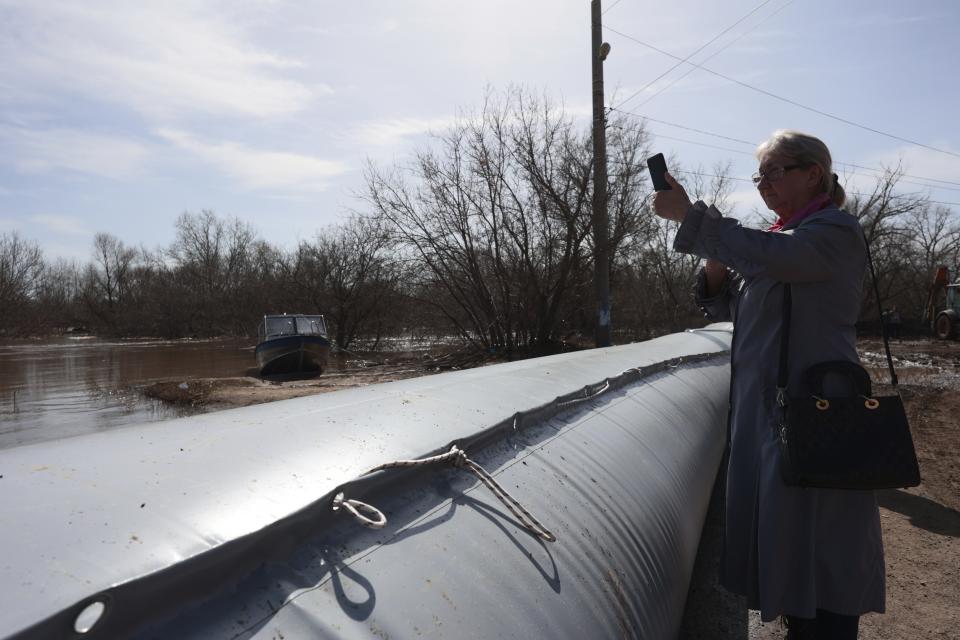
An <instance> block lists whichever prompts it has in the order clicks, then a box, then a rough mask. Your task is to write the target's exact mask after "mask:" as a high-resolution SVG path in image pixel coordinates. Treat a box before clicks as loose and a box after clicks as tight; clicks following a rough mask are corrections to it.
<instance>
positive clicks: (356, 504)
mask: <svg viewBox="0 0 960 640" xmlns="http://www.w3.org/2000/svg"><path fill="white" fill-rule="evenodd" d="M341 507H343V508H344V509H346V510H347V511H349V512H350V514H351V515H353V517H354V518H356V519H357V521H358V522H359V523H360V524H362V525H363V526H365V527H369V528H371V529H383V527H384V526H386V524H387V516H385V515H383V512H382V511H380V509H377V508H376V507H375V506H373V505H371V504H367V503H366V502H361V501H359V500H354V499H352V498H351V499H349V500H348V499H346V498H345V497H344V495H343V492H342V491H341V492H340V493H338V494H337V495H336V496H334V498H333V510H334V511H339V510H340V508H341ZM361 511H365V512H367V513H369V514H370V515H371V516H373V517H372V518H370V517H367V516H365V515H364V514H363V513H361Z"/></svg>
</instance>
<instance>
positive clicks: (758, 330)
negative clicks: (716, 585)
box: [674, 202, 886, 621]
mask: <svg viewBox="0 0 960 640" xmlns="http://www.w3.org/2000/svg"><path fill="white" fill-rule="evenodd" d="M674 248H675V249H676V250H677V251H680V252H683V253H691V254H695V255H698V256H700V257H703V258H715V259H717V260H719V261H720V262H722V263H724V264H726V265H727V266H728V267H730V268H731V270H733V271H734V272H736V273H737V274H738V275H737V276H736V277H730V278H728V279H727V280H726V282H725V284H724V287H723V289H722V290H721V291H720V293H719V294H717V295H715V296H714V297H712V298H707V297H706V296H705V295H704V294H705V291H704V287H703V285H704V278H703V273H702V272H701V276H700V282H699V292H698V293H699V295H698V302H699V304H700V305H701V308H702V309H703V310H704V311H705V312H706V313H707V315H708V316H711V317H713V318H714V319H716V320H733V321H734V334H733V346H732V348H731V349H732V351H731V368H732V378H731V389H730V404H731V409H730V438H731V441H730V456H729V466H728V473H727V509H726V536H725V544H724V553H723V559H722V565H721V582H722V583H723V585H724V586H725V587H726V588H727V589H729V590H731V591H733V592H735V593H740V594H743V595H746V596H747V600H748V606H749V607H750V608H752V609H759V610H760V612H761V617H762V619H763V620H764V621H769V620H772V619H774V618H775V617H776V616H778V615H781V614H787V615H794V616H800V617H808V618H812V617H814V616H815V615H816V609H826V610H828V611H832V612H834V613H840V614H846V615H859V614H862V613H866V612H868V611H876V612H881V613H882V612H883V611H884V590H885V575H886V574H885V570H884V560H883V540H882V539H881V534H880V516H879V511H878V509H877V501H876V497H875V495H874V493H873V492H872V491H839V490H826V489H803V488H796V487H788V486H786V485H785V484H784V483H783V481H782V480H781V477H780V468H779V466H780V451H779V449H778V445H777V436H776V431H775V425H776V415H777V414H776V391H775V389H776V380H777V364H778V358H779V347H780V344H779V338H780V326H781V324H782V318H783V316H782V314H783V309H782V306H781V305H782V300H783V290H784V287H783V283H784V282H789V283H791V287H792V295H793V312H792V316H791V329H790V349H789V354H788V362H789V367H788V368H789V384H788V389H789V393H790V394H799V393H801V392H802V386H803V384H802V380H801V377H802V373H803V371H804V370H805V369H806V368H807V367H809V366H810V365H812V364H814V363H817V362H822V361H826V360H849V361H853V362H858V361H859V358H858V356H857V350H856V331H855V328H854V323H855V322H856V320H857V316H858V313H859V310H860V300H861V291H862V286H863V282H864V273H865V270H866V251H865V247H864V241H863V236H862V234H861V230H860V225H859V223H858V222H857V220H856V218H854V217H853V216H851V215H850V214H848V213H846V212H845V211H841V210H839V209H837V208H836V207H833V206H830V207H828V208H826V209H823V210H821V211H818V212H816V213H814V214H812V215H810V216H809V217H807V218H805V219H804V220H802V221H801V222H800V223H799V224H798V225H794V226H791V225H789V224H788V225H786V226H785V227H784V229H783V231H780V232H767V231H758V230H756V229H747V228H745V227H742V226H740V224H739V223H738V222H737V221H736V220H734V219H732V218H724V217H723V216H722V215H721V214H720V212H718V211H717V210H716V209H715V208H714V207H709V208H708V207H707V206H706V205H704V204H703V203H702V202H698V203H696V204H695V205H694V206H693V207H692V208H691V209H690V211H689V212H688V214H687V217H686V219H685V220H684V222H683V224H682V225H681V226H680V229H679V231H678V232H677V237H676V240H675V242H674Z"/></svg>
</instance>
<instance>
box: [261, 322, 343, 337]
mask: <svg viewBox="0 0 960 640" xmlns="http://www.w3.org/2000/svg"><path fill="white" fill-rule="evenodd" d="M296 335H301V336H325V335H327V325H326V323H325V322H324V321H323V316H267V317H266V318H264V319H263V323H261V325H260V339H261V340H262V339H264V338H275V337H277V336H296Z"/></svg>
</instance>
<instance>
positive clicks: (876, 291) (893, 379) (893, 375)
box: [860, 229, 897, 390]
mask: <svg viewBox="0 0 960 640" xmlns="http://www.w3.org/2000/svg"><path fill="white" fill-rule="evenodd" d="M860 233H861V234H863V244H864V246H866V247H867V264H869V265H870V279H871V280H873V296H874V298H876V300H877V313H878V314H879V315H878V316H877V317H878V318H879V319H880V335H881V336H883V348H884V350H885V351H886V354H887V368H888V369H890V385H891V386H892V387H893V388H894V390H896V388H897V372H896V371H894V370H893V357H892V356H891V355H890V339H889V338H888V337H887V323H886V322H884V321H883V306H882V305H881V304H880V285H878V284H877V273H876V272H875V271H874V270H873V258H872V257H871V256H870V243H869V242H868V241H867V234H865V233H864V232H863V229H860Z"/></svg>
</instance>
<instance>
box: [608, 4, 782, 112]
mask: <svg viewBox="0 0 960 640" xmlns="http://www.w3.org/2000/svg"><path fill="white" fill-rule="evenodd" d="M770 2H771V0H764V1H763V2H761V3H760V4H759V5H757V6H756V7H754V8H753V9H752V10H751V11H750V12H749V13H747V14H746V15H745V16H743V17H742V18H740V19H739V20H737V21H736V22H734V23H733V24H731V25H730V26H729V27H727V28H726V29H724V30H723V31H721V32H720V33H718V34H717V35H715V36H714V37H713V38H711V39H710V40H709V41H708V42H707V43H706V44H703V45H701V46H700V48H699V49H697V50H696V51H694V52H693V53H691V54H690V55H688V56H687V57H686V58H684V59H683V60H681V61H680V62H678V63H676V64H675V65H673V66H672V67H670V68H669V69H667V70H666V71H664V72H663V73H661V74H660V75H658V76H657V77H656V78H654V79H653V80H651V81H650V82H648V83H647V84H645V85H644V86H643V87H641V88H640V89H639V90H638V91H636V92H635V93H633V94H631V95H630V97H629V98H627V99H626V100H623V101H621V102H620V103H619V104H617V105H616V106H618V107H622V106H623V105H625V104H626V103H628V102H630V101H631V100H633V99H634V98H636V97H637V96H638V95H640V94H641V93H643V92H644V91H646V90H647V89H649V88H650V85H652V84H653V83H655V82H656V81H657V80H660V79H661V78H663V77H664V76H665V75H667V74H669V73H670V72H671V71H673V70H674V69H676V68H677V67H679V66H680V65H682V64H683V63H684V62H687V61H688V60H690V58H692V57H693V56H695V55H697V54H698V53H700V52H701V51H703V50H704V49H706V48H707V47H709V46H710V45H711V44H713V43H714V42H716V41H717V40H718V39H720V38H721V37H723V36H724V35H725V34H726V33H727V32H728V31H730V30H731V29H733V28H734V27H735V26H737V25H738V24H740V23H741V22H743V21H744V20H746V19H747V18H749V17H750V16H752V15H753V14H754V13H756V12H757V11H759V10H760V9H762V8H763V7H764V6H766V5H768V4H770ZM611 8H612V7H611ZM611 31H613V30H612V29H611ZM614 33H617V32H616V31H614ZM621 35H622V34H621ZM611 108H613V107H611Z"/></svg>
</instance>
